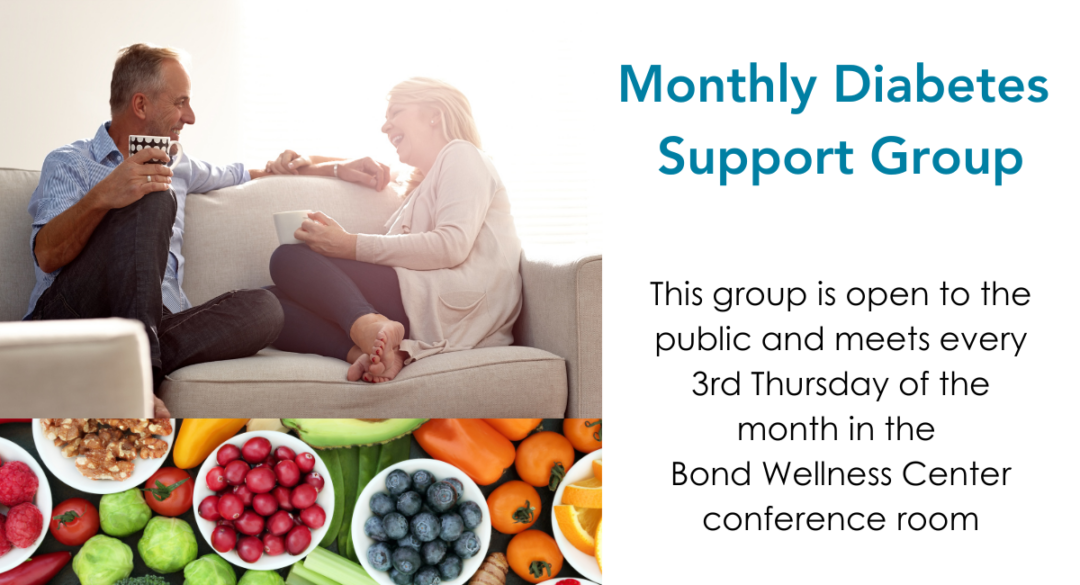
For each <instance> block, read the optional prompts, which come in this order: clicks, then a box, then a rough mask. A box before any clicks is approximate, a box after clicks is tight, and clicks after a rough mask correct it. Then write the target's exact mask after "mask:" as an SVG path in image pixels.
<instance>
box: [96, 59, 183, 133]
mask: <svg viewBox="0 0 1080 585" xmlns="http://www.w3.org/2000/svg"><path fill="white" fill-rule="evenodd" d="M166 59H174V60H176V61H178V62H181V63H183V62H185V61H187V60H188V59H187V54H186V53H185V52H183V51H181V50H180V49H173V48H169V47H157V46H154V45H148V44H144V43H136V44H134V45H131V46H130V47H125V48H123V49H120V56H119V57H117V58H116V66H115V67H113V74H112V86H111V90H112V91H111V92H110V95H109V107H110V108H111V109H112V115H113V116H116V115H117V114H119V113H120V112H122V111H124V108H126V107H127V106H128V104H130V103H131V98H132V97H134V96H135V94H137V93H145V94H148V95H152V94H154V93H157V92H159V91H161V90H162V89H164V86H165V78H164V76H162V75H161V62H162V61H164V60H166Z"/></svg>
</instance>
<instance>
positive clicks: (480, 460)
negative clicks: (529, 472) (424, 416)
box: [413, 418, 515, 485]
mask: <svg viewBox="0 0 1080 585" xmlns="http://www.w3.org/2000/svg"><path fill="white" fill-rule="evenodd" d="M413 437H416V442H418V443H420V446H421V447H423V449H424V451H427V454H428V455H431V456H432V457H434V458H435V459H438V460H439V461H443V462H446V463H449V464H450V465H453V466H454V467H457V468H458V469H460V470H461V471H463V472H464V473H465V475H468V476H469V477H470V478H472V480H473V481H475V482H476V483H478V484H480V485H491V484H493V483H495V482H496V481H499V478H500V477H502V474H503V472H505V471H506V470H507V469H508V468H509V467H510V466H511V465H513V464H514V455H515V451H514V444H513V443H511V442H510V439H507V438H506V437H504V436H502V435H501V434H500V433H499V431H496V430H495V429H494V428H493V427H492V426H491V425H489V424H488V423H486V422H484V421H483V419H479V418H435V419H431V420H429V421H428V422H426V423H424V425H423V426H421V427H420V428H418V429H416V430H415V431H413Z"/></svg>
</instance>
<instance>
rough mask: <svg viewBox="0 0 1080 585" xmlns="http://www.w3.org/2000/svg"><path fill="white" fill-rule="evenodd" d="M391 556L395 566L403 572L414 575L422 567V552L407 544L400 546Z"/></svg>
mask: <svg viewBox="0 0 1080 585" xmlns="http://www.w3.org/2000/svg"><path fill="white" fill-rule="evenodd" d="M391 558H392V559H393V561H394V568H395V569H397V570H399V571H401V572H402V573H407V574H409V575H412V574H413V573H415V572H416V571H417V570H419V569H420V553H418V552H416V551H414V550H413V549H411V548H409V547H407V546H403V547H399V548H398V549H397V550H395V551H394V554H393V555H391Z"/></svg>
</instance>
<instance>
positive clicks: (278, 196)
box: [0, 169, 601, 418]
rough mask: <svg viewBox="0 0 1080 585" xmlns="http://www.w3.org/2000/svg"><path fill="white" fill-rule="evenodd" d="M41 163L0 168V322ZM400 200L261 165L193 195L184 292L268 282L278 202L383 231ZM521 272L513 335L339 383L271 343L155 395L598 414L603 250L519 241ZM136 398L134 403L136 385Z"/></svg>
mask: <svg viewBox="0 0 1080 585" xmlns="http://www.w3.org/2000/svg"><path fill="white" fill-rule="evenodd" d="M38 175H39V173H38V172H37V171H25V170H17V169H0V274H2V277H0V321H15V320H18V319H21V318H22V315H23V313H24V312H25V310H26V304H27V302H28V300H29V296H30V292H31V290H32V288H33V284H34V272H33V260H32V258H31V256H30V251H29V239H30V225H29V215H28V214H27V212H26V206H27V203H28V201H29V199H30V196H31V194H32V193H33V190H34V188H35V187H36V185H37V181H38ZM398 201H399V199H398V197H397V195H396V194H394V193H393V191H392V190H390V189H387V190H385V191H383V192H381V193H380V192H375V191H374V190H372V189H367V188H364V187H359V186H356V185H353V184H350V183H346V182H343V181H338V180H335V179H329V178H322V177H268V178H263V179H259V180H257V181H252V182H250V183H247V184H245V185H240V186H237V187H230V188H227V189H221V190H219V191H214V192H211V193H207V194H203V195H189V196H188V198H187V209H186V229H185V239H184V257H185V259H186V268H185V275H184V283H183V286H184V290H185V292H186V293H187V295H188V297H189V299H190V300H191V302H192V303H194V304H199V303H202V302H204V301H206V300H208V299H210V298H212V297H214V296H216V295H217V294H220V293H221V292H224V291H227V290H231V289H238V288H255V287H261V286H266V285H269V284H271V281H270V275H269V271H268V268H267V267H268V262H269V259H270V255H271V254H272V253H273V251H274V249H275V247H276V246H277V236H276V232H275V229H274V224H273V219H272V215H271V214H272V213H274V212H277V211H287V210H293V209H319V210H322V211H324V212H326V213H327V214H328V215H330V216H331V217H334V218H335V219H337V220H338V221H339V222H340V223H341V224H342V226H344V227H345V229H347V230H349V231H352V232H361V233H381V232H382V231H383V224H384V223H385V221H386V219H387V218H388V217H389V215H390V214H391V213H392V212H393V211H394V209H395V208H396V207H397V204H398ZM521 276H522V282H523V296H524V299H523V309H522V313H521V316H520V318H519V319H518V322H517V324H516V325H515V328H514V337H515V343H516V345H513V346H510V347H492V348H483V349H474V350H468V351H461V352H453V353H447V354H440V355H436V356H433V357H430V358H427V359H423V360H420V361H418V362H415V363H414V364H411V365H410V366H408V367H406V368H405V369H404V370H402V372H401V374H400V375H399V376H398V377H397V378H396V379H394V380H392V381H390V382H387V383H383V384H368V383H364V382H348V381H346V380H345V372H346V370H347V369H348V364H346V363H345V362H343V361H341V360H336V359H332V358H327V357H322V356H317V355H311V354H296V353H289V352H284V351H279V350H277V349H274V348H267V349H264V350H262V351H260V352H259V353H258V354H256V355H254V356H252V357H248V358H243V359H237V360H227V361H221V362H212V363H204V364H197V365H192V366H188V367H185V368H182V369H180V370H177V371H175V372H172V373H171V374H169V375H168V376H167V378H166V379H165V381H164V382H163V384H162V386H161V388H160V390H159V392H158V394H159V396H161V398H162V399H163V400H164V401H165V403H166V405H167V406H168V407H169V409H170V411H171V412H172V413H173V414H174V415H175V416H179V417H240V418H249V417H268V418H271V417H278V416H284V415H288V416H297V417H338V416H362V417H366V418H388V417H417V416H422V417H423V416H428V417H436V416H437V417H489V418H490V417H562V416H566V417H592V416H600V414H601V257H600V256H588V257H583V258H572V259H550V258H537V257H534V256H533V255H532V254H530V252H529V251H528V250H526V251H525V253H523V254H522V258H521ZM29 325H31V326H34V325H35V324H29ZM36 325H42V324H40V323H39V324H36ZM14 328H16V327H15V326H14V325H10V324H8V325H5V324H4V323H0V338H4V337H9V338H10V336H11V333H10V332H11V330H12V329H14ZM22 331H24V332H25V329H23V330H22ZM9 345H11V344H10V343H9ZM16 345H17V343H16ZM23 354H28V355H29V356H30V357H29V358H28V357H27V355H23V357H22V358H20V359H31V360H32V359H34V358H33V355H35V352H23ZM0 359H2V356H0ZM2 367H3V364H2V363H0V368H2ZM52 367H54V368H56V369H57V370H63V368H64V365H63V362H62V361H61V363H55V361H53V362H52ZM57 379H64V377H63V376H60V377H59V378H57ZM84 383H90V381H89V380H85V381H84ZM69 384H70V381H68V382H53V383H50V382H47V381H43V382H42V384H41V387H40V391H42V392H46V393H50V394H52V395H55V396H56V397H57V399H58V400H67V399H68V398H69V397H76V396H78V395H80V394H81V393H82V392H83V391H82V390H81V389H80V388H79V387H76V386H69ZM2 385H3V381H2V380H0V387H2ZM133 400H138V401H139V403H140V404H142V402H141V401H142V397H141V396H138V397H133ZM41 414H47V413H41ZM48 416H55V415H52V414H48Z"/></svg>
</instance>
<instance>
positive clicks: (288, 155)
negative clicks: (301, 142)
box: [266, 150, 311, 175]
mask: <svg viewBox="0 0 1080 585" xmlns="http://www.w3.org/2000/svg"><path fill="white" fill-rule="evenodd" d="M310 164H311V158H310V157H307V156H301V155H300V154H299V153H297V152H296V151H293V150H286V151H285V152H283V153H281V154H280V155H278V157H277V159H275V160H268V161H266V172H268V173H270V174H273V175H299V174H300V168H301V167H306V166H308V165H310Z"/></svg>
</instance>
